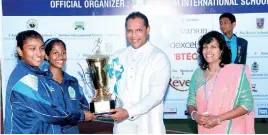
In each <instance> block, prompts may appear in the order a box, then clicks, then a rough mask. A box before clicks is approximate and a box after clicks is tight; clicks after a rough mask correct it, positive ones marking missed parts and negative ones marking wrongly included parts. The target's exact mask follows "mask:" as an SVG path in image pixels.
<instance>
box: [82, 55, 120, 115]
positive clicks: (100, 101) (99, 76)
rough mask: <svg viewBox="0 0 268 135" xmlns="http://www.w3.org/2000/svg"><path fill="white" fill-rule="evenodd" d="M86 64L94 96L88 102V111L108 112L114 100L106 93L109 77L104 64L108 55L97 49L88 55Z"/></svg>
mask: <svg viewBox="0 0 268 135" xmlns="http://www.w3.org/2000/svg"><path fill="white" fill-rule="evenodd" d="M86 61H87V64H88V67H89V69H90V76H91V80H92V82H93V85H94V88H95V93H96V94H97V95H96V98H94V99H93V100H92V102H91V103H90V111H91V112H92V113H94V114H95V115H96V116H101V115H103V114H107V113H110V112H109V111H110V109H114V108H115V100H113V99H112V98H111V95H110V94H108V93H109V92H108V84H109V82H108V81H109V77H108V74H107V71H106V65H107V64H108V61H109V56H107V55H102V54H100V53H99V51H97V53H96V54H94V55H91V56H89V57H88V58H87V59H86Z"/></svg>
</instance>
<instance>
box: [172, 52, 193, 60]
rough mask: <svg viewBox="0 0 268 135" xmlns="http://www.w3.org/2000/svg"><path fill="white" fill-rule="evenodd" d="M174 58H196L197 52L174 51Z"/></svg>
mask: <svg viewBox="0 0 268 135" xmlns="http://www.w3.org/2000/svg"><path fill="white" fill-rule="evenodd" d="M174 59H175V60H196V59H197V53H174Z"/></svg>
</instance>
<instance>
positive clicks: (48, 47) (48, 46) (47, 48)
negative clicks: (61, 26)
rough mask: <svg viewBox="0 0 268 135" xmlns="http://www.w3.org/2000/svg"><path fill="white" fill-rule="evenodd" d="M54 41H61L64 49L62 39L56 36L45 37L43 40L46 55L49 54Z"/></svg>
mask: <svg viewBox="0 0 268 135" xmlns="http://www.w3.org/2000/svg"><path fill="white" fill-rule="evenodd" d="M55 43H61V44H62V45H63V47H64V49H65V50H66V45H65V43H64V42H63V41H62V40H60V39H58V38H50V39H47V40H46V42H45V52H46V55H47V56H49V52H50V51H51V50H52V48H53V46H54V44H55Z"/></svg>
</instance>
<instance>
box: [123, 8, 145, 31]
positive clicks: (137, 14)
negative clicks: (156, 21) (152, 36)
mask: <svg viewBox="0 0 268 135" xmlns="http://www.w3.org/2000/svg"><path fill="white" fill-rule="evenodd" d="M135 18H141V19H143V21H144V26H145V27H146V28H148V27H149V21H148V18H147V17H146V16H145V15H144V14H143V13H141V12H138V11H135V12H132V13H130V14H129V15H128V16H127V18H126V22H125V27H127V21H128V20H129V19H135Z"/></svg>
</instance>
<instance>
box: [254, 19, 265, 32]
mask: <svg viewBox="0 0 268 135" xmlns="http://www.w3.org/2000/svg"><path fill="white" fill-rule="evenodd" d="M256 24H257V28H258V29H263V28H264V18H257V19H256Z"/></svg>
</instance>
